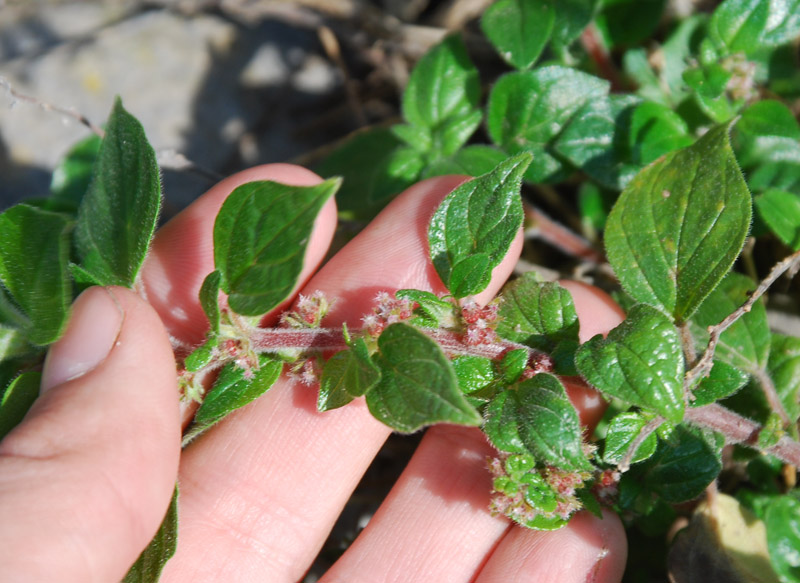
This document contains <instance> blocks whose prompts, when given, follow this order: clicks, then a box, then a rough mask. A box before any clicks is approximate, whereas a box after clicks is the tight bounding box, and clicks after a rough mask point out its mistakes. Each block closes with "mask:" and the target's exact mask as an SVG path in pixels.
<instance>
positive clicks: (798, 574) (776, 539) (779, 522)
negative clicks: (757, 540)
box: [764, 495, 800, 582]
mask: <svg viewBox="0 0 800 583" xmlns="http://www.w3.org/2000/svg"><path fill="white" fill-rule="evenodd" d="M764 522H765V524H766V525H767V546H768V548H769V556H770V559H771V562H772V567H773V569H775V570H776V571H777V572H778V574H779V575H780V576H781V580H782V581H784V582H787V581H790V582H795V581H800V552H798V549H800V500H798V499H797V498H796V497H795V496H789V495H786V496H780V497H778V498H776V499H775V500H773V501H772V502H770V503H769V505H768V506H767V511H766V513H765V515H764Z"/></svg>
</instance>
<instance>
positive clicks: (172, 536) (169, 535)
mask: <svg viewBox="0 0 800 583" xmlns="http://www.w3.org/2000/svg"><path fill="white" fill-rule="evenodd" d="M177 548H178V487H177V486H175V492H174V493H173V494H172V500H170V503H169V508H167V514H166V516H164V520H163V521H162V522H161V526H160V527H159V528H158V531H157V532H156V535H155V537H153V540H151V541H150V544H148V545H147V547H146V548H145V549H144V550H143V551H142V553H141V554H140V555H139V558H138V559H136V562H135V563H134V564H133V566H132V567H131V568H130V570H129V571H128V574H127V575H125V578H124V579H123V580H122V583H157V581H158V580H159V579H160V578H161V571H163V569H164V566H165V565H166V564H167V561H169V560H170V559H171V558H172V556H173V555H174V554H175V549H177Z"/></svg>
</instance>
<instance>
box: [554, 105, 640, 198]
mask: <svg viewBox="0 0 800 583" xmlns="http://www.w3.org/2000/svg"><path fill="white" fill-rule="evenodd" d="M639 101H640V100H639V98H638V97H635V96H633V95H611V96H609V97H604V98H600V99H593V100H591V101H588V102H587V103H586V104H585V105H584V106H583V107H582V108H581V109H580V110H579V111H578V112H577V113H576V114H575V115H574V116H573V117H572V119H571V120H570V121H569V122H568V123H567V124H566V126H565V127H564V129H563V131H562V132H561V135H559V136H558V139H557V140H556V141H555V143H554V144H553V148H554V150H555V151H556V152H558V153H559V154H560V155H561V156H563V157H564V158H566V159H567V160H569V161H570V162H571V163H572V164H574V165H575V166H576V167H578V168H580V169H581V170H583V171H584V172H586V174H588V175H589V176H590V177H591V178H593V179H594V180H596V181H597V182H599V183H600V184H601V185H603V186H605V187H606V188H612V189H616V190H622V189H623V188H624V187H625V185H626V184H628V182H630V181H631V179H632V178H633V177H634V175H635V174H636V173H637V172H638V171H639V166H638V165H634V164H632V163H631V156H630V149H629V146H628V134H629V132H630V129H629V126H630V119H631V114H632V113H633V109H634V107H636V105H638V103H639Z"/></svg>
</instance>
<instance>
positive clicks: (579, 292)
mask: <svg viewBox="0 0 800 583" xmlns="http://www.w3.org/2000/svg"><path fill="white" fill-rule="evenodd" d="M559 283H560V284H561V285H562V286H563V287H564V288H566V289H567V291H569V293H570V294H571V295H572V301H573V303H574V304H575V311H576V312H577V313H578V321H579V322H580V331H579V332H578V339H579V340H580V342H586V341H587V340H589V339H590V338H591V337H592V336H595V335H596V334H603V335H606V334H608V332H609V331H610V330H611V329H612V328H614V327H616V326H617V325H618V324H619V323H620V322H622V321H623V320H624V319H625V312H624V311H623V310H622V308H620V307H619V304H617V302H615V301H614V300H613V299H612V298H611V296H609V295H608V294H607V293H606V292H604V291H603V290H601V289H600V288H597V287H594V286H592V285H588V284H586V283H582V282H579V281H574V280H561V281H559Z"/></svg>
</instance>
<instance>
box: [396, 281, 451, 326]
mask: <svg viewBox="0 0 800 583" xmlns="http://www.w3.org/2000/svg"><path fill="white" fill-rule="evenodd" d="M394 295H395V297H396V298H398V299H406V300H411V301H412V302H415V303H416V304H417V307H416V308H415V309H414V316H415V317H414V320H413V321H412V322H413V324H414V325H415V326H422V327H425V328H439V327H444V328H453V327H454V326H456V324H457V318H458V316H459V311H460V310H459V308H458V307H457V306H456V305H455V304H453V303H452V302H448V301H447V300H444V299H442V298H440V297H439V296H437V295H435V294H432V293H431V292H427V291H422V290H418V289H401V290H398V291H397V292H395V294H394ZM412 322H410V323H412Z"/></svg>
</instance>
